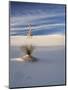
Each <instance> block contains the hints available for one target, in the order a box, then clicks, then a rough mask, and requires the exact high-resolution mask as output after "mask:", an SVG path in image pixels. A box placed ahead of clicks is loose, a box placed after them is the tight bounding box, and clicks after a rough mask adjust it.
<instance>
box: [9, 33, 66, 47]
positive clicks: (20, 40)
mask: <svg viewBox="0 0 68 90" xmlns="http://www.w3.org/2000/svg"><path fill="white" fill-rule="evenodd" d="M26 44H32V45H35V46H61V45H62V46H63V45H65V36H64V35H46V36H32V38H27V36H10V45H11V46H22V45H26Z"/></svg>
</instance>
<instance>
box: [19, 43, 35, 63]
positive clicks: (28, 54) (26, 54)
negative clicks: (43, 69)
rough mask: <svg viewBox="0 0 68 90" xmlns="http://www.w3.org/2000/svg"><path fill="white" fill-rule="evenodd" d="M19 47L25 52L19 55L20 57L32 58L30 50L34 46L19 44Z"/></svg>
mask: <svg viewBox="0 0 68 90" xmlns="http://www.w3.org/2000/svg"><path fill="white" fill-rule="evenodd" d="M20 49H21V51H23V52H24V53H25V55H24V56H22V57H21V58H22V59H24V61H32V60H33V56H32V52H33V50H34V47H33V46H32V45H25V46H21V48H20Z"/></svg>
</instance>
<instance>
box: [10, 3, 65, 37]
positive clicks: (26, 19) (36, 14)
mask: <svg viewBox="0 0 68 90" xmlns="http://www.w3.org/2000/svg"><path fill="white" fill-rule="evenodd" d="M29 24H31V26H32V27H31V28H32V34H33V35H51V34H60V35H64V34H65V6H64V5H57V4H41V3H40V4H38V3H25V2H11V3H10V35H11V36H15V35H26V32H27V31H28V30H29Z"/></svg>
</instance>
